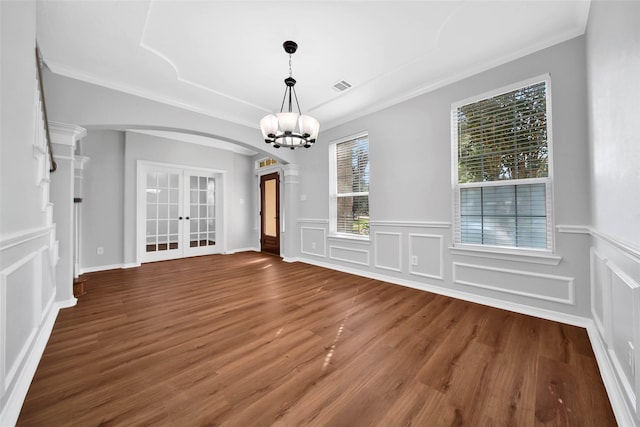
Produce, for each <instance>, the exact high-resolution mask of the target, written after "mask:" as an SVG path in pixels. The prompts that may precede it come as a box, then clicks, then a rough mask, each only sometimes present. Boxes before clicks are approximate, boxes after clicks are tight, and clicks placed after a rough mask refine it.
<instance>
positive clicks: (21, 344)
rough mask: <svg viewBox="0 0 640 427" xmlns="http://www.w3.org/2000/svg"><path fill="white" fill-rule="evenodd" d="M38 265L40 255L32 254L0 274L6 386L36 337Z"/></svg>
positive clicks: (38, 296) (38, 306) (38, 305)
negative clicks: (3, 304)
mask: <svg viewBox="0 0 640 427" xmlns="http://www.w3.org/2000/svg"><path fill="white" fill-rule="evenodd" d="M40 264H41V260H40V257H39V252H37V251H34V252H31V253H29V254H27V255H26V256H25V257H24V258H22V259H21V260H20V261H18V262H17V263H14V264H12V265H10V266H8V267H7V268H5V269H3V270H2V272H0V281H1V283H2V284H1V287H2V295H1V296H2V300H3V301H5V304H6V306H5V307H4V318H3V329H4V333H3V335H4V340H3V341H4V344H5V347H4V348H5V352H4V365H5V370H6V371H5V373H4V375H5V378H4V379H5V381H4V383H5V384H10V383H11V382H12V381H13V378H14V376H15V374H16V372H17V370H18V367H19V365H20V363H21V362H22V359H23V358H24V355H25V353H26V349H27V348H28V347H29V345H30V344H31V342H32V341H33V337H34V336H35V328H36V326H37V323H36V318H39V316H40V301H41V298H40V295H37V291H36V286H35V285H36V283H37V282H36V277H38V273H39V271H40ZM38 320H39V319H38ZM7 325H11V328H7V327H6V326H7Z"/></svg>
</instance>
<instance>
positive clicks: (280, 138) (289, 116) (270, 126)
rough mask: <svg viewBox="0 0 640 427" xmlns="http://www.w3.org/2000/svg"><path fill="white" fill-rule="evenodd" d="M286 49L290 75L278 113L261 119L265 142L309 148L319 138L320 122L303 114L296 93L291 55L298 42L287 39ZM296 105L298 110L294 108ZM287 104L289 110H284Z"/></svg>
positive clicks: (275, 145)
mask: <svg viewBox="0 0 640 427" xmlns="http://www.w3.org/2000/svg"><path fill="white" fill-rule="evenodd" d="M282 46H283V47H284V51H285V52H286V53H288V54H289V77H287V78H286V79H284V84H285V89H284V98H283V99H282V106H281V107H280V112H279V113H278V114H269V115H267V116H265V117H263V118H262V120H260V130H261V131H262V137H263V138H264V142H266V143H267V144H271V145H273V147H274V148H280V147H289V148H291V149H292V150H294V149H296V148H299V147H305V148H309V147H311V145H312V144H313V143H315V142H316V139H317V138H318V133H319V131H320V123H318V121H317V120H316V119H314V118H313V117H311V116H307V115H304V114H302V111H301V110H300V104H299V103H298V95H297V94H296V89H295V84H296V80H295V79H294V78H293V77H292V72H291V55H293V54H294V53H295V52H296V50H297V49H298V44H297V43H296V42H293V41H286V42H284V43H283V45H282ZM294 101H295V106H296V107H297V110H298V112H297V113H296V112H295V111H294V110H293V106H294ZM285 104H286V105H287V110H288V111H283V109H284V107H285Z"/></svg>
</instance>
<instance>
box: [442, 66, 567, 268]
mask: <svg viewBox="0 0 640 427" xmlns="http://www.w3.org/2000/svg"><path fill="white" fill-rule="evenodd" d="M542 82H544V84H545V97H546V100H545V102H546V107H547V151H548V153H549V156H548V159H547V162H548V176H547V177H544V178H527V179H510V180H499V181H487V182H471V183H458V126H457V124H458V121H457V109H458V107H461V106H464V105H468V104H472V103H474V102H478V101H482V100H485V99H488V98H492V97H495V96H499V95H503V94H505V93H508V92H512V91H515V90H518V89H521V88H524V87H527V86H531V85H534V84H537V83H542ZM551 99H552V96H551V75H550V74H549V73H545V74H542V75H538V76H536V77H532V78H529V79H525V80H521V81H519V82H515V83H512V84H509V85H506V86H502V87H500V88H498V89H494V90H490V91H486V92H484V93H481V94H479V95H474V96H471V97H468V98H466V99H463V100H461V101H456V102H453V103H451V110H450V126H451V188H452V192H453V197H452V201H453V206H452V213H453V227H452V233H453V236H452V249H461V250H469V251H479V252H480V253H487V254H489V253H495V254H509V253H510V254H513V255H520V254H540V255H541V256H543V257H545V256H548V255H550V254H555V252H556V239H555V215H554V213H555V198H554V197H553V183H554V179H553V169H554V168H553V161H554V157H555V156H554V152H553V108H552V102H551ZM536 183H538V184H539V183H544V184H545V186H546V191H545V193H546V194H545V197H546V199H547V203H546V214H547V238H549V239H550V240H551V241H550V242H547V247H546V248H544V249H536V248H527V247H517V246H498V245H487V244H477V243H462V242H461V241H460V238H461V237H460V234H461V231H460V223H461V220H460V191H459V190H460V189H461V188H473V187H491V186H505V185H522V184H536ZM534 256H535V255H534Z"/></svg>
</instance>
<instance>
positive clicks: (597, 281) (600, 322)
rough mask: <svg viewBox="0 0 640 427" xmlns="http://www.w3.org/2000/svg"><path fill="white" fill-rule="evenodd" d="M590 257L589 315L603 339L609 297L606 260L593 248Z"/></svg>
mask: <svg viewBox="0 0 640 427" xmlns="http://www.w3.org/2000/svg"><path fill="white" fill-rule="evenodd" d="M590 257H591V259H590V265H591V272H590V273H591V275H590V279H591V313H592V314H593V320H594V322H595V324H596V326H597V327H598V330H599V331H600V335H602V336H603V337H604V336H605V335H606V334H605V330H604V325H605V320H604V319H605V300H608V299H609V298H610V297H611V295H610V289H609V283H608V282H609V281H608V277H607V265H606V263H607V259H606V258H604V257H602V256H601V255H600V253H599V252H598V251H597V250H596V249H594V248H591V250H590Z"/></svg>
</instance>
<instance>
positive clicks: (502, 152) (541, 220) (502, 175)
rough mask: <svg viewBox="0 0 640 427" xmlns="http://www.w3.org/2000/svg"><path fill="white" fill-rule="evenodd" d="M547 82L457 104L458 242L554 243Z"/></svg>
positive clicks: (454, 131)
mask: <svg viewBox="0 0 640 427" xmlns="http://www.w3.org/2000/svg"><path fill="white" fill-rule="evenodd" d="M547 99H548V94H547V81H546V80H545V81H541V82H537V83H534V84H531V85H526V86H524V87H521V88H518V89H515V90H511V91H508V92H505V93H501V94H497V95H493V96H488V97H486V98H483V99H480V100H477V101H474V102H469V103H466V104H463V105H458V106H454V108H452V111H451V113H452V136H453V138H452V143H453V144H454V146H455V148H456V151H457V170H456V171H454V172H457V174H456V175H457V177H456V179H455V181H454V182H455V183H456V184H455V187H456V188H455V190H456V205H455V211H456V212H455V218H454V225H455V240H456V242H457V243H465V244H478V245H489V246H501V247H515V248H532V249H548V250H549V249H551V248H552V245H551V242H552V226H551V225H552V221H551V215H552V212H551V180H550V176H549V156H550V153H549V144H548V139H549V135H548V133H549V130H548V122H549V120H548V115H547V114H548V111H547Z"/></svg>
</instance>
